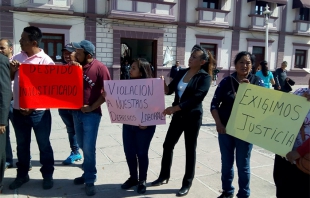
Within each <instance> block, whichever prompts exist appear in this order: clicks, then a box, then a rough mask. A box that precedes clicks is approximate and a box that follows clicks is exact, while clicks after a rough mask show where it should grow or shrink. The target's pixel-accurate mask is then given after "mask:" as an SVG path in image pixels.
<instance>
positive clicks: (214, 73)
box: [212, 65, 220, 86]
mask: <svg viewBox="0 0 310 198" xmlns="http://www.w3.org/2000/svg"><path fill="white" fill-rule="evenodd" d="M218 73H220V70H219V69H217V67H216V65H214V66H213V75H212V82H213V86H216V80H217V77H218V76H217V75H218Z"/></svg>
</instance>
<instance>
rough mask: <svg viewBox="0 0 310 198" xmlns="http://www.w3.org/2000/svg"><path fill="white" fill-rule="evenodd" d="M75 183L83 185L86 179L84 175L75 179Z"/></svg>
mask: <svg viewBox="0 0 310 198" xmlns="http://www.w3.org/2000/svg"><path fill="white" fill-rule="evenodd" d="M73 183H74V184H75V185H82V184H84V183H85V179H84V178H83V177H77V178H75V179H74V180H73Z"/></svg>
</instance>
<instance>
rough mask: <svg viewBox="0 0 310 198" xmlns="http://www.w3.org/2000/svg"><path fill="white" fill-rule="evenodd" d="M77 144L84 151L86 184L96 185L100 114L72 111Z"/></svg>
mask: <svg viewBox="0 0 310 198" xmlns="http://www.w3.org/2000/svg"><path fill="white" fill-rule="evenodd" d="M72 115H73V120H74V128H75V129H76V130H75V133H76V138H77V142H78V144H79V146H80V148H81V149H82V151H83V155H84V163H83V169H84V174H83V175H82V177H83V178H84V180H85V183H86V184H87V183H94V182H95V181H96V177H97V169H96V141H97V135H98V128H99V124H100V119H101V115H100V114H99V113H93V112H90V113H83V112H82V111H80V110H73V111H72Z"/></svg>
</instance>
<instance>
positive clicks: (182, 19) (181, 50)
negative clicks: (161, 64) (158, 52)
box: [176, 0, 188, 65]
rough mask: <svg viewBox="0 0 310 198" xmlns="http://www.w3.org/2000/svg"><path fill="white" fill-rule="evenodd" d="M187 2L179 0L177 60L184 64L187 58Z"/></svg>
mask: <svg viewBox="0 0 310 198" xmlns="http://www.w3.org/2000/svg"><path fill="white" fill-rule="evenodd" d="M187 2H188V1H187V0H179V25H178V28H177V49H176V53H177V54H176V60H178V61H180V65H184V59H185V41H186V28H187V26H186V25H185V24H186V16H187V14H186V13H187ZM180 13H182V14H180Z"/></svg>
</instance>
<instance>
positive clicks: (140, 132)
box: [123, 124, 156, 181]
mask: <svg viewBox="0 0 310 198" xmlns="http://www.w3.org/2000/svg"><path fill="white" fill-rule="evenodd" d="M155 129H156V126H148V127H147V128H146V129H140V128H139V127H138V126H132V125H127V124H124V125H123V145H124V152H125V155H126V161H127V165H128V168H129V173H130V177H131V178H132V179H138V171H137V168H139V181H143V180H146V178H147V169H148V167H149V156H148V151H149V148H150V143H151V140H152V138H153V135H154V133H155ZM138 164H139V165H138Z"/></svg>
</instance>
